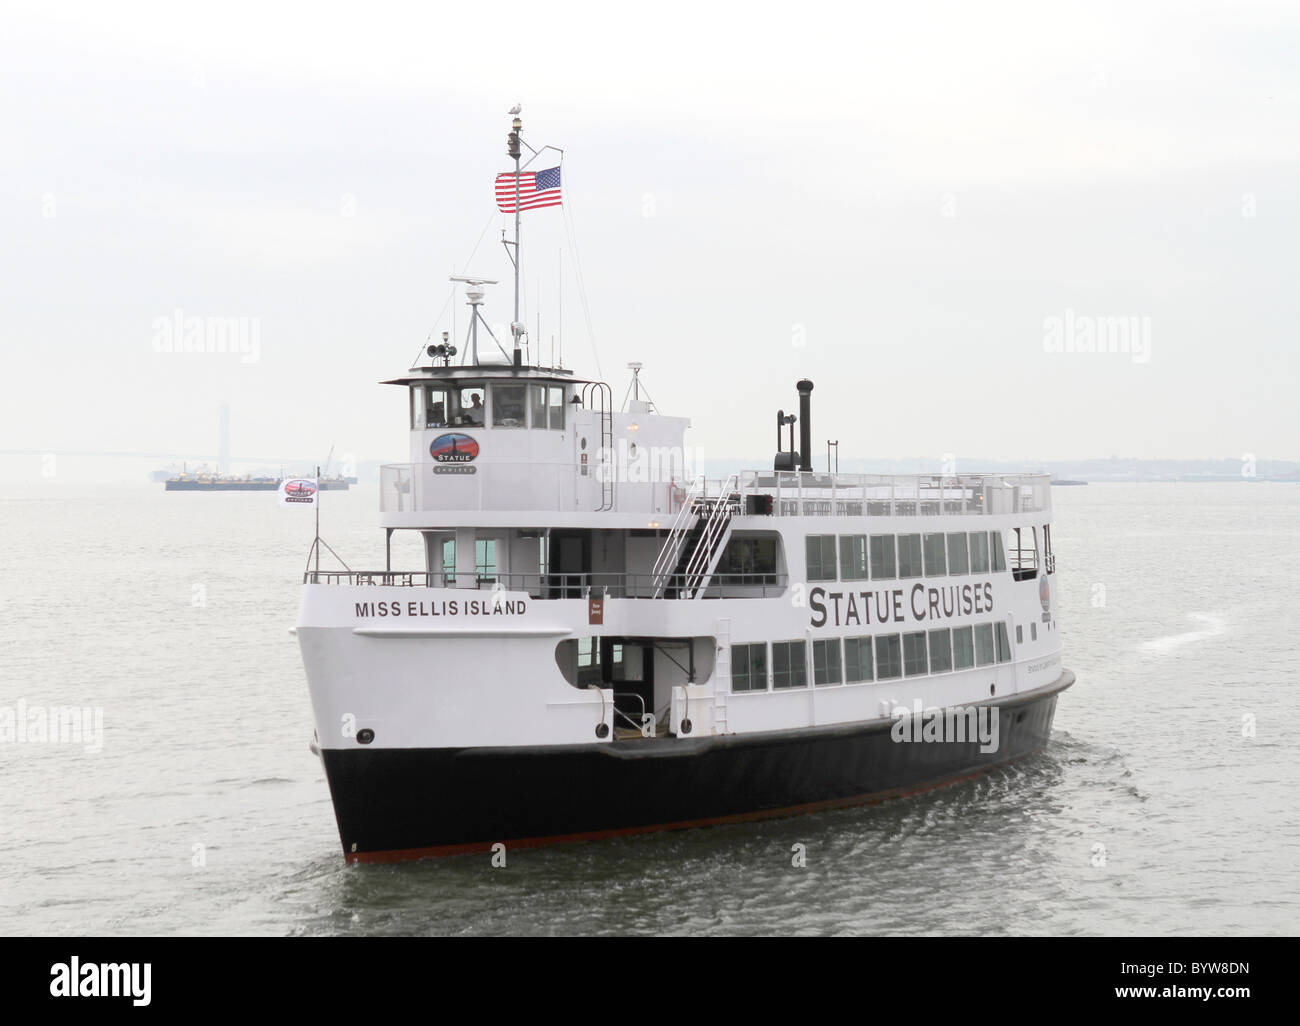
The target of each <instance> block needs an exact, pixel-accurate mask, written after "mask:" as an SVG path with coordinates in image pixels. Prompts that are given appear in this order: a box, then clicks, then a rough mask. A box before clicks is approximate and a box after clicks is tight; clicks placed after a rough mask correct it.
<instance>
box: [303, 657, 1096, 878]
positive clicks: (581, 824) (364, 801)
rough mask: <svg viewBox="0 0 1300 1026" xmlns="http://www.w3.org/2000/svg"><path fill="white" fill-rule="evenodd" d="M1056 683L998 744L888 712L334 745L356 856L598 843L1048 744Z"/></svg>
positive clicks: (1007, 708) (837, 802)
mask: <svg viewBox="0 0 1300 1026" xmlns="http://www.w3.org/2000/svg"><path fill="white" fill-rule="evenodd" d="M1072 683H1074V674H1073V673H1071V672H1069V671H1068V670H1067V671H1065V672H1064V673H1063V674H1062V675H1061V677H1060V678H1059V679H1058V680H1057V681H1056V683H1055V684H1053V685H1051V686H1050V687H1046V688H1041V689H1039V690H1037V691H1035V692H1031V693H1028V694H1025V695H1018V696H1015V697H1013V698H1009V699H1002V700H996V701H988V702H985V703H981V705H984V706H993V707H996V708H997V710H998V733H999V737H998V745H997V747H996V749H994V750H991V751H989V752H982V751H980V748H981V745H980V743H979V741H978V740H970V741H944V742H910V743H909V742H899V741H895V740H894V739H893V738H892V737H891V732H890V731H891V727H892V723H890V722H881V721H876V722H874V723H871V724H865V725H863V724H854V725H839V726H833V727H817V728H809V729H800V730H788V731H773V732H769V733H763V734H751V735H726V736H723V737H706V738H698V739H686V738H682V739H678V738H663V739H650V740H632V741H623V742H615V743H613V744H605V745H563V746H558V745H557V746H546V747H533V748H527V747H518V748H439V749H411V748H404V749H403V748H398V749H367V748H360V747H358V748H350V749H325V750H324V751H322V753H321V756H322V760H323V761H324V764H325V772H326V776H327V777H328V779H329V786H330V793H331V795H332V796H333V799H334V811H335V815H336V817H337V819H338V826H339V835H340V839H341V840H342V842H343V850H344V854H345V855H346V856H347V859H348V861H359V862H384V861H396V860H401V859H408V858H421V857H425V856H433V855H453V854H461V853H465V852H483V851H488V850H490V848H491V846H492V845H493V844H494V843H496V842H498V841H500V842H503V843H504V844H505V845H506V847H507V848H511V847H529V846H534V845H540V844H551V843H558V842H563V841H576V840H590V839H594V838H600V837H611V836H616V835H619V834H630V833H641V832H646V831H652V830H667V829H678V828H683V827H692V826H704V825H708V824H716V823H729V822H741V821H745V820H751V819H761V818H766V817H772V816H782V815H789V814H792V813H797V812H807V811H814V810H818V809H827V808H837V807H842V806H848V805H858V804H867V803H872V802H878V801H883V800H886V799H888V798H896V797H901V796H903V795H906V794H911V793H915V792H917V791H923V790H926V789H929V788H932V787H939V786H942V785H944V784H948V783H953V782H955V781H957V780H961V779H964V778H966V777H970V776H973V775H975V774H978V773H980V772H982V771H984V770H987V769H990V768H992V767H994V766H997V765H1001V764H1003V763H1006V762H1010V761H1011V760H1013V759H1018V758H1021V757H1023V756H1025V755H1028V754H1030V753H1032V752H1035V751H1037V750H1038V749H1040V748H1042V747H1043V746H1044V745H1045V744H1046V743H1047V740H1048V737H1049V736H1050V734H1051V729H1052V717H1053V715H1054V714H1055V711H1056V699H1057V696H1058V694H1059V693H1060V692H1061V691H1063V690H1064V689H1065V688H1067V687H1069V686H1070V685H1071V684H1072Z"/></svg>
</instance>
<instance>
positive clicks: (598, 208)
mask: <svg viewBox="0 0 1300 1026" xmlns="http://www.w3.org/2000/svg"><path fill="white" fill-rule="evenodd" d="M194 17H195V15H194V14H193V13H192V12H180V11H176V10H173V9H172V8H171V7H169V6H167V5H162V4H143V5H141V4H136V5H126V6H125V7H114V8H112V9H108V8H104V9H101V8H99V7H97V6H95V5H90V4H71V5H64V6H62V7H61V8H60V9H59V10H58V11H47V10H45V9H44V8H43V7H42V5H39V4H33V3H16V4H10V5H7V15H6V23H7V24H6V32H5V34H4V38H3V39H0V55H3V61H0V76H3V79H4V82H5V85H6V87H7V88H6V95H7V96H8V97H9V99H8V101H7V103H6V105H5V107H4V113H3V126H4V132H3V133H0V147H3V153H4V157H5V165H6V174H5V175H4V176H3V178H0V219H2V220H0V226H2V227H3V229H4V231H5V234H6V237H7V239H8V242H9V245H7V246H6V249H5V253H6V256H5V259H4V264H3V271H4V274H3V275H2V276H0V294H3V296H4V309H5V311H6V314H7V315H8V316H7V318H6V324H5V329H4V332H5V345H4V351H5V356H6V364H7V371H8V373H7V374H6V375H5V384H4V387H3V393H0V398H2V399H3V402H0V449H2V450H33V451H38V452H41V453H46V452H59V451H68V452H85V451H90V450H110V451H128V452H165V453H172V452H175V453H185V452H199V453H202V452H212V453H213V458H215V452H216V433H217V428H216V423H217V411H218V409H219V407H220V406H221V405H223V404H229V405H230V407H231V417H232V421H231V449H232V452H233V453H235V454H240V453H258V452H268V453H319V454H320V459H321V460H322V461H323V459H324V456H325V454H326V453H327V452H328V451H329V449H330V447H331V446H335V447H336V448H337V451H338V453H349V454H352V455H353V456H354V458H356V459H358V460H366V459H394V460H397V461H400V460H403V459H405V458H406V457H405V441H406V430H407V405H406V399H405V396H404V395H403V394H402V393H401V391H400V390H398V389H395V388H392V387H380V386H379V385H377V384H376V383H377V382H379V381H381V380H384V379H386V378H391V377H395V376H399V375H401V374H402V373H403V372H404V371H405V370H406V369H407V368H408V367H409V366H410V365H411V362H412V360H413V358H414V357H415V356H416V354H417V353H419V352H420V351H421V349H422V347H423V345H424V344H425V343H426V341H427V340H429V339H431V338H432V339H437V338H438V337H439V336H440V334H441V332H442V331H444V330H446V331H449V332H450V331H453V330H454V332H455V341H456V342H457V344H463V335H464V330H465V327H466V320H465V316H464V314H465V310H464V305H463V297H462V296H460V295H459V294H457V295H456V296H455V299H454V302H450V301H449V300H450V299H451V297H452V291H451V288H450V286H449V283H448V281H447V278H448V275H449V274H451V273H452V272H453V271H455V272H456V273H463V272H465V271H467V270H468V271H471V272H473V273H477V274H481V275H485V276H490V277H494V278H498V279H500V281H501V284H499V285H497V286H495V287H494V288H493V289H492V290H490V292H489V296H488V306H487V308H486V314H487V317H488V319H489V321H491V322H492V323H494V324H498V325H504V324H506V323H507V322H508V321H509V320H510V316H511V312H510V296H511V286H510V274H511V271H510V265H509V260H508V258H507V256H506V254H505V252H504V251H503V249H502V247H501V245H500V229H501V228H502V227H511V226H512V220H513V219H512V218H508V217H505V216H503V215H500V214H497V213H495V207H494V203H493V198H492V181H493V177H494V175H495V174H496V173H498V172H500V171H504V170H507V168H508V160H507V158H506V156H505V135H506V132H507V131H508V129H509V122H510V118H509V115H508V114H507V113H506V111H507V109H508V108H509V107H510V106H511V105H512V104H514V103H516V102H521V103H522V104H523V112H522V115H521V116H522V119H523V123H524V137H525V139H526V140H527V141H528V142H530V143H531V144H532V145H533V146H535V147H539V148H540V147H541V146H542V145H543V144H546V143H552V144H555V145H557V146H561V147H563V148H564V149H565V157H564V163H563V182H564V184H563V189H564V199H565V206H564V208H563V209H562V210H540V211H532V212H529V213H527V214H525V220H524V262H523V267H524V275H523V279H524V315H523V319H524V320H525V322H526V323H527V325H528V327H529V330H530V332H532V333H533V335H534V336H535V337H534V339H533V340H532V345H533V353H534V355H537V354H538V353H539V352H540V354H541V355H542V356H543V357H544V358H546V359H549V356H550V352H551V337H552V336H553V335H556V336H558V335H559V334H560V327H561V325H560V317H559V313H560V308H561V305H562V308H563V351H564V362H565V364H566V366H571V367H573V368H574V369H575V370H576V371H577V372H578V374H579V376H591V377H595V376H597V369H598V368H597V356H598V364H599V371H600V372H603V376H604V378H605V379H606V380H608V381H609V382H610V384H611V386H612V388H613V390H614V394H615V397H616V398H621V397H622V395H623V393H624V390H625V389H626V386H627V383H628V372H627V370H626V364H627V362H628V361H630V360H641V361H643V362H644V363H645V370H644V372H643V380H644V382H645V383H646V385H647V386H648V388H649V390H650V394H651V395H652V396H653V397H654V399H655V400H656V402H657V403H658V405H659V407H660V408H661V409H662V410H663V411H664V412H666V413H671V414H675V415H684V416H688V417H691V418H692V421H693V425H694V426H693V429H692V431H691V433H690V434H689V436H688V441H689V442H690V444H692V445H694V446H698V447H700V448H702V449H703V450H704V451H706V452H708V453H714V452H717V453H729V452H741V453H755V454H760V455H761V454H767V453H768V450H769V449H770V448H771V446H772V441H771V437H770V436H771V434H772V426H771V422H772V416H773V413H774V412H775V410H776V409H777V408H780V407H784V408H787V409H789V408H790V407H791V406H793V405H794V403H795V394H794V382H795V381H796V380H798V379H799V378H801V377H809V378H811V379H812V380H813V381H814V382H815V383H816V386H817V387H816V391H815V392H814V396H813V399H814V416H813V425H814V428H813V430H814V451H815V452H821V453H824V451H825V440H826V439H827V438H838V439H840V440H841V442H842V443H843V452H844V454H845V455H846V456H847V455H850V454H853V453H857V454H868V453H877V454H878V453H895V454H912V455H918V454H919V455H925V454H932V455H933V458H934V459H935V461H936V463H937V462H938V461H940V460H941V459H942V458H943V456H944V454H953V456H954V458H955V461H956V463H957V465H958V466H959V467H965V466H971V465H972V463H973V462H974V461H976V460H977V457H969V458H968V456H967V454H968V453H993V452H998V453H1007V454H1009V456H1008V457H1007V458H1009V459H1015V458H1017V456H1016V454H1029V455H1026V456H1024V457H1023V458H1024V459H1025V460H1026V462H1029V463H1034V462H1040V461H1041V460H1042V459H1043V457H1042V456H1034V455H1033V454H1035V453H1052V454H1056V455H1055V456H1053V457H1052V458H1054V459H1083V458H1089V457H1104V456H1106V455H1109V454H1111V453H1129V454H1133V453H1136V454H1140V455H1141V456H1144V457H1150V458H1192V459H1196V458H1229V459H1239V458H1243V457H1244V456H1246V455H1253V456H1254V457H1256V458H1257V459H1260V460H1266V459H1278V460H1295V459H1297V458H1300V418H1296V417H1295V415H1294V412H1293V408H1294V394H1293V393H1294V383H1295V381H1296V380H1297V373H1296V371H1297V360H1298V359H1300V358H1298V357H1297V355H1296V351H1295V350H1296V347H1295V345H1294V341H1293V339H1292V338H1291V337H1290V336H1291V334H1292V333H1293V332H1294V325H1295V324H1296V314H1297V306H1298V305H1300V304H1298V301H1297V298H1296V290H1295V288H1294V285H1293V284H1292V283H1291V281H1290V280H1289V279H1290V277H1291V269H1292V268H1291V259H1290V258H1291V256H1292V254H1293V252H1294V247H1295V238H1296V237H1297V227H1300V216H1298V215H1300V200H1297V198H1296V196H1295V191H1294V188H1293V182H1294V180H1295V177H1296V172H1297V170H1298V169H1300V133H1297V132H1296V130H1295V125H1296V124H1300V109H1298V108H1300V68H1297V67H1296V65H1295V62H1294V60H1293V54H1294V52H1295V49H1296V45H1297V44H1298V43H1300V11H1296V10H1294V9H1291V8H1288V7H1287V6H1285V5H1281V4H1267V3H1257V4H1251V5H1244V6H1236V7H1234V8H1232V9H1231V10H1227V9H1222V8H1220V7H1218V6H1216V5H1192V6H1188V5H1183V4H1172V3H1169V4H1151V5H1146V6H1143V7H1141V8H1137V9H1134V8H1131V7H1129V6H1127V5H1118V4H1077V5H1065V6H1054V7H1053V8H1051V9H1050V10H1049V9H1043V8H1040V7H1039V6H1037V5H1033V4H1028V3H1023V4H1022V3H1008V4H1000V5H995V6H992V7H989V6H985V7H981V8H980V9H978V10H975V9H968V8H967V7H965V6H963V5H960V4H933V3H932V4H925V5H920V6H918V7H914V8H907V9H905V10H900V9H896V8H862V9H858V10H857V11H855V12H854V13H852V14H847V13H846V12H844V11H843V10H842V9H840V8H825V9H824V10H819V9H818V8H816V7H812V8H807V9H801V13H800V17H799V19H798V20H797V22H792V23H789V24H786V23H784V22H782V21H778V20H775V19H769V18H767V17H765V16H762V15H761V14H759V15H757V16H754V17H750V18H747V19H745V20H744V21H743V22H737V21H736V20H735V19H734V18H733V17H732V16H730V15H728V14H726V13H720V12H712V11H709V10H707V9H700V8H698V7H695V6H691V7H687V6H681V7H674V6H672V5H667V6H663V7H661V8H657V9H656V14H655V16H654V17H647V18H640V19H633V20H627V19H626V18H625V17H624V16H621V15H619V14H618V13H617V12H613V11H611V10H609V9H608V8H605V7H592V8H590V9H589V10H586V11H583V12H579V11H573V12H571V13H568V12H566V15H565V16H564V17H561V18H555V17H554V16H553V13H552V12H551V11H549V10H545V9H537V8H534V7H531V6H528V5H505V6H503V7H502V9H501V10H500V11H499V12H494V13H493V15H492V17H491V19H489V20H485V19H484V18H483V16H482V15H480V14H477V13H470V12H464V11H438V12H437V13H436V15H435V14H433V13H430V12H426V11H419V10H416V11H404V10H403V9H401V8H394V7H389V6H385V5H379V6H377V7H374V8H373V9H372V8H368V9H367V10H366V13H365V16H364V17H354V16H351V15H346V16H345V15H344V14H342V13H334V12H326V11H322V10H320V9H319V8H316V7H311V8H302V9H301V10H300V11H298V12H297V13H293V12H289V11H286V10H284V9H279V8H277V9H275V10H266V9H263V8H262V7H260V6H255V5H251V4H232V5H226V6H223V8H222V9H221V10H220V12H219V13H214V14H213V15H211V16H210V18H209V19H208V20H207V23H206V25H204V26H203V30H202V31H198V30H196V29H197V26H196V23H195V22H194ZM506 25H509V26H511V27H512V29H511V38H513V39H515V40H518V41H519V42H518V43H517V44H516V45H514V46H513V47H510V46H508V45H507V42H506V41H505V39H504V32H503V31H502V30H501V29H500V27H501V26H506ZM830 26H834V27H835V29H836V31H834V32H832V31H829V30H828V29H829V27H830ZM551 162H552V160H551V158H550V156H548V157H546V158H544V159H543V160H542V161H541V162H539V163H538V164H536V165H534V166H535V167H544V166H549V164H550V163H551ZM485 226H486V227H485ZM575 240H576V246H574V244H573V242H574V241H575ZM561 253H562V254H563V255H561ZM471 254H473V259H472V260H471V259H470V256H471ZM579 258H580V261H581V268H582V271H583V272H584V280H585V286H586V288H585V296H586V299H587V303H588V307H589V310H588V309H584V304H583V301H582V296H583V293H582V292H581V291H580V290H579V288H578V284H577V281H576V279H575V276H574V274H573V271H574V265H575V263H577V262H578V259H579ZM561 266H562V267H563V272H562V273H561ZM588 312H589V317H588ZM539 315H540V330H539ZM453 316H454V318H455V320H454V322H453ZM190 319H197V322H198V323H199V324H200V325H201V326H205V327H209V328H210V327H211V326H212V325H213V324H214V323H218V322H220V323H225V322H229V323H230V324H235V325H239V326H242V330H244V331H246V332H248V333H250V335H252V336H253V337H255V338H256V352H255V353H253V352H251V351H248V350H247V349H246V350H245V351H244V352H242V353H240V352H237V353H233V354H232V353H219V352H184V351H180V352H176V351H168V343H169V341H173V342H175V343H176V346H175V347H179V348H181V349H182V350H183V349H184V345H183V340H182V339H177V338H173V337H171V336H169V335H168V334H167V333H168V332H172V328H171V325H178V326H181V328H183V326H184V325H185V324H186V323H187V322H188V321H189V320H190ZM589 323H590V325H591V327H592V328H593V329H594V335H595V342H596V345H595V347H594V349H595V352H594V353H593V345H592V342H591V338H590V333H589V331H588V324H589ZM177 330H178V331H179V330H181V329H180V328H178V329H177ZM1115 332H1122V333H1123V334H1122V337H1121V336H1120V335H1117V334H1114V333H1115ZM160 333H161V336H162V337H161V338H160ZM182 333H183V332H182ZM1089 339H1091V343H1089V341H1088V340H1089ZM1108 341H1109V350H1115V351H1108ZM556 342H557V348H558V343H559V339H558V338H557V340H556ZM1120 342H1122V343H1123V345H1122V346H1120V345H1119V343H1120ZM1089 344H1091V347H1092V348H1093V350H1094V351H1092V352H1087V351H1083V352H1080V351H1070V350H1074V349H1077V348H1079V347H1081V346H1082V347H1084V348H1087V346H1088V345H1089ZM484 345H485V348H486V351H487V352H488V353H489V354H491V353H493V352H494V350H493V349H492V347H491V344H490V342H485V343H484ZM175 347H173V348H175ZM1097 350H1102V351H1097ZM1206 454H1215V455H1211V456H1207V455H1206ZM764 458H767V457H766V456H765V457H764ZM40 469H41V462H40V459H39V458H30V457H4V458H0V477H3V478H4V479H6V480H14V479H24V478H27V477H29V476H31V475H33V474H38V473H39V472H40ZM66 469H67V472H72V468H71V466H70V465H69V466H68V467H67V468H66Z"/></svg>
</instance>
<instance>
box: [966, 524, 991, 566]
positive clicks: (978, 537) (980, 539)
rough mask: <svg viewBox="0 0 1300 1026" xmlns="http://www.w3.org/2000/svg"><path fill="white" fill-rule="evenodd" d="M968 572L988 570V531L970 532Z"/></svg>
mask: <svg viewBox="0 0 1300 1026" xmlns="http://www.w3.org/2000/svg"><path fill="white" fill-rule="evenodd" d="M970 572H971V573H973V574H986V573H988V572H989V533H988V531H972V532H970Z"/></svg>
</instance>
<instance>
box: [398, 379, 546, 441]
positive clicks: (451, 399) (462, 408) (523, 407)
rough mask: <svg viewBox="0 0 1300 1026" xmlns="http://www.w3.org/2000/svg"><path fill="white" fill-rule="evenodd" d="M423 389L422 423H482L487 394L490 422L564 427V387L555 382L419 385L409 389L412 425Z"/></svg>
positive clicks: (428, 425)
mask: <svg viewBox="0 0 1300 1026" xmlns="http://www.w3.org/2000/svg"><path fill="white" fill-rule="evenodd" d="M421 392H423V393H424V426H425V427H426V428H441V427H483V425H484V418H485V417H486V416H487V411H486V408H485V399H486V398H488V397H490V405H491V408H492V426H493V427H499V428H522V427H528V426H529V425H530V424H531V426H532V427H534V428H548V429H551V430H555V431H562V430H563V429H564V389H563V388H561V387H560V386H558V385H526V384H493V385H492V387H491V389H489V388H488V387H487V386H486V385H421V386H417V387H416V388H414V389H412V398H411V403H412V405H411V417H412V424H411V426H412V427H413V428H414V427H415V426H416V416H417V414H416V410H418V409H419V408H420V405H419V404H420V399H419V394H420V393H421Z"/></svg>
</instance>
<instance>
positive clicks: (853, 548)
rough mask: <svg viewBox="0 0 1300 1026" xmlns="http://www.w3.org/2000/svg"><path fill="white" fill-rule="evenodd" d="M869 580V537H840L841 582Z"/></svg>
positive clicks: (853, 535)
mask: <svg viewBox="0 0 1300 1026" xmlns="http://www.w3.org/2000/svg"><path fill="white" fill-rule="evenodd" d="M866 579H867V536H866V535H865V534H844V535H840V580H842V581H865V580H866Z"/></svg>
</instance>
